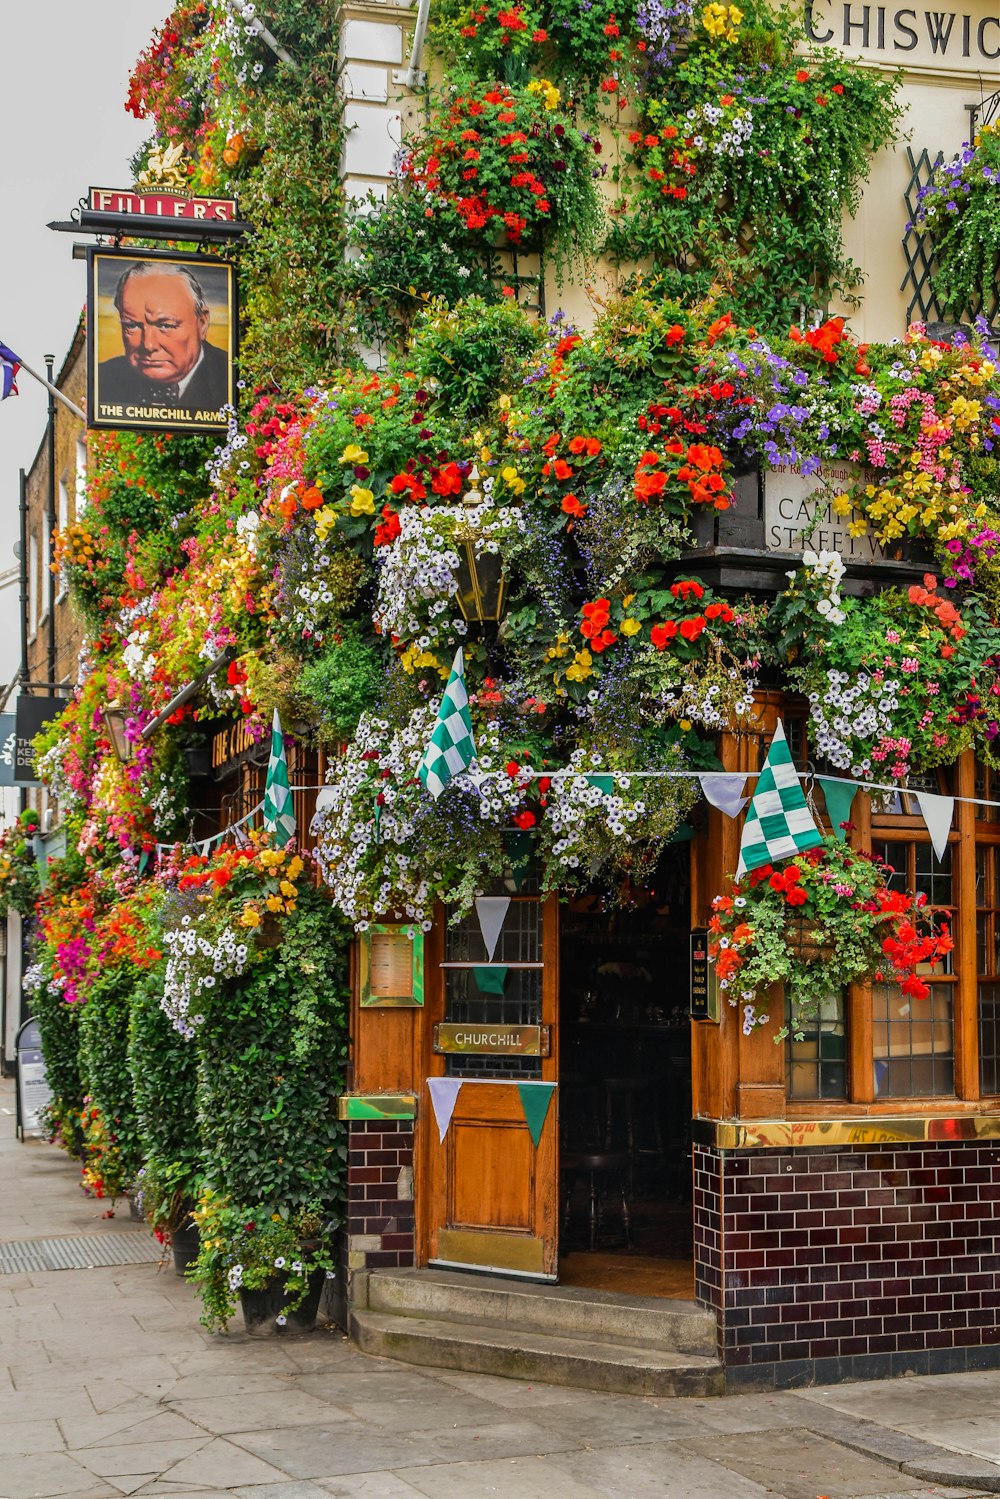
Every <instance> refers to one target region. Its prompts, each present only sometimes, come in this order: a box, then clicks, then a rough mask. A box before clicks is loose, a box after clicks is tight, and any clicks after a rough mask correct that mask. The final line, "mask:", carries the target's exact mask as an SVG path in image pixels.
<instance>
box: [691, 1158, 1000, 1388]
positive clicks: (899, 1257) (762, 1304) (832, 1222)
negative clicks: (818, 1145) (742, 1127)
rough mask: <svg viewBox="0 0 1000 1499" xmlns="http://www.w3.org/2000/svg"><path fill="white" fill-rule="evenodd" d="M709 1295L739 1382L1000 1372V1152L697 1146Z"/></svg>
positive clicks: (701, 1281)
mask: <svg viewBox="0 0 1000 1499" xmlns="http://www.w3.org/2000/svg"><path fill="white" fill-rule="evenodd" d="M694 1167H695V1178H694V1187H695V1258H696V1295H697V1297H698V1299H699V1300H700V1301H702V1302H704V1303H705V1304H707V1305H709V1306H711V1307H713V1308H714V1309H715V1310H716V1312H717V1314H718V1317H719V1331H720V1354H721V1357H722V1359H723V1362H724V1363H725V1365H726V1370H727V1376H728V1378H729V1382H730V1383H731V1384H732V1385H734V1386H740V1385H750V1384H779V1385H788V1384H795V1383H806V1382H810V1381H812V1380H821V1381H824V1382H829V1381H835V1380H838V1379H848V1378H879V1377H882V1376H886V1375H891V1374H901V1373H903V1372H905V1371H907V1370H915V1371H916V1372H918V1373H924V1372H937V1371H943V1370H945V1369H948V1370H951V1369H964V1368H977V1367H997V1366H1000V1147H998V1146H997V1144H996V1143H995V1142H994V1143H989V1142H983V1143H981V1144H980V1143H977V1142H975V1141H968V1142H954V1143H952V1142H942V1143H940V1144H939V1143H925V1144H913V1145H890V1146H879V1147H877V1148H869V1149H865V1150H852V1149H846V1150H830V1149H818V1150H796V1151H788V1152H785V1153H782V1152H779V1151H774V1150H758V1151H752V1150H751V1151H729V1152H723V1151H718V1150H716V1149H714V1148H712V1147H706V1146H696V1147H695V1160H694Z"/></svg>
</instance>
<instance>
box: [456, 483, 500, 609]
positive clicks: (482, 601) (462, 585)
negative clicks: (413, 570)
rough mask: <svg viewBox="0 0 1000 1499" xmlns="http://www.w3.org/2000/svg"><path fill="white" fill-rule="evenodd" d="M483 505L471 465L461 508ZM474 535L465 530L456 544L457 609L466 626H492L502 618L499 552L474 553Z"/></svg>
mask: <svg viewBox="0 0 1000 1499" xmlns="http://www.w3.org/2000/svg"><path fill="white" fill-rule="evenodd" d="M482 503H483V495H482V491H481V490H480V489H479V470H478V468H477V467H476V466H475V464H473V466H472V468H471V469H470V471H469V488H468V489H467V490H466V492H465V494H464V495H463V496H462V504H463V506H464V507H465V508H466V509H468V510H470V511H471V510H475V509H477V508H478V507H479V506H480V505H481V504H482ZM476 540H477V538H476V534H475V530H474V528H473V527H472V526H470V527H468V529H467V532H466V534H465V536H464V537H462V536H460V537H459V538H458V539H457V540H456V550H457V551H458V554H459V557H460V559H461V560H460V562H459V568H458V607H459V608H460V609H461V611H462V616H463V618H464V619H466V620H468V622H469V624H496V623H497V622H498V621H499V620H500V619H501V618H502V617H503V606H504V595H505V593H506V591H507V589H506V579H505V578H504V575H503V563H502V561H501V558H500V554H499V552H482V553H480V554H479V555H477V552H476Z"/></svg>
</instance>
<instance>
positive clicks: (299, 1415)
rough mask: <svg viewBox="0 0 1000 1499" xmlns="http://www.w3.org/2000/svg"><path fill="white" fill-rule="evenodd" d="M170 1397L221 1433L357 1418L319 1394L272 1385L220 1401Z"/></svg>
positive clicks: (186, 1414)
mask: <svg viewBox="0 0 1000 1499" xmlns="http://www.w3.org/2000/svg"><path fill="white" fill-rule="evenodd" d="M166 1398H167V1400H168V1401H169V1405H170V1409H171V1410H172V1411H175V1412H176V1413H177V1414H178V1415H181V1416H184V1417H186V1419H187V1420H189V1421H193V1422H194V1423H195V1425H196V1426H201V1427H203V1428H204V1429H205V1431H211V1432H215V1433H216V1434H217V1435H219V1436H225V1435H226V1434H227V1433H229V1432H235V1431H256V1430H258V1429H259V1428H260V1427H265V1426H266V1427H276V1426H285V1427H288V1426H316V1425H318V1424H319V1423H320V1422H324V1423H326V1422H331V1421H337V1420H343V1421H351V1420H353V1419H354V1418H353V1417H352V1416H351V1415H350V1413H349V1412H347V1411H343V1412H338V1411H337V1410H336V1409H334V1408H331V1407H330V1406H329V1405H328V1404H327V1403H326V1401H324V1400H317V1399H316V1397H315V1395H309V1394H307V1393H305V1392H304V1391H303V1392H301V1393H300V1392H299V1391H298V1390H293V1389H285V1388H282V1387H281V1386H277V1387H274V1386H272V1388H271V1390H270V1391H268V1392H265V1393H254V1394H245V1395H222V1396H220V1397H219V1399H217V1400H211V1399H206V1400H174V1399H173V1398H172V1397H170V1396H168V1397H166Z"/></svg>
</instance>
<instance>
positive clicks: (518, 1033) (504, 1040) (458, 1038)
mask: <svg viewBox="0 0 1000 1499" xmlns="http://www.w3.org/2000/svg"><path fill="white" fill-rule="evenodd" d="M434 1050H435V1052H436V1053H437V1054H438V1056H442V1055H448V1054H449V1053H450V1054H454V1055H458V1056H466V1057H469V1056H472V1057H547V1056H548V1054H549V1028H548V1026H543V1025H489V1024H485V1025H481V1024H477V1022H476V1021H473V1020H468V1021H462V1022H460V1023H459V1022H454V1021H450V1020H449V1021H442V1022H441V1024H440V1025H436V1026H435V1027H434Z"/></svg>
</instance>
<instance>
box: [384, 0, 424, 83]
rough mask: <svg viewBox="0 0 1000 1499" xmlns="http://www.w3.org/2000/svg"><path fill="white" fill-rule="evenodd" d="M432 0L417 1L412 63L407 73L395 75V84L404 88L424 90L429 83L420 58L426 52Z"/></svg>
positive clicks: (411, 50) (411, 51)
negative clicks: (425, 40)
mask: <svg viewBox="0 0 1000 1499" xmlns="http://www.w3.org/2000/svg"><path fill="white" fill-rule="evenodd" d="M430 9H431V0H417V19H416V22H415V23H414V27H413V41H412V43H411V45H410V62H409V66H408V67H407V69H406V72H405V73H393V75H392V81H393V83H398V84H402V86H403V88H409V89H417V88H423V86H424V84H425V83H426V82H427V74H426V73H425V72H424V70H423V68H421V66H420V58H421V56H422V54H423V50H424V38H425V37H426V35H427V21H428V18H429V16H430Z"/></svg>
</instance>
